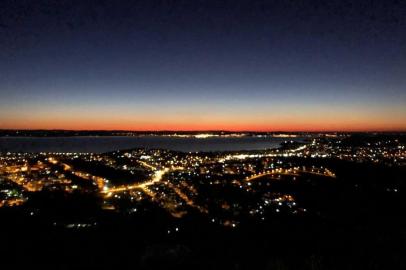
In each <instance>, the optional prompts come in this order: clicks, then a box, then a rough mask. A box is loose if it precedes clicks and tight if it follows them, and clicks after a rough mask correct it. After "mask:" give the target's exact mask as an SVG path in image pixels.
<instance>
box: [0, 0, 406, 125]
mask: <svg viewBox="0 0 406 270" xmlns="http://www.w3.org/2000/svg"><path fill="white" fill-rule="evenodd" d="M405 29H406V4H405V3H404V2H403V1H392V0H389V1H383V0H382V1H335V0H333V1H128V2H127V1H7V0H6V1H2V2H1V3H0V49H1V51H0V128H67V129H70V128H81V129H82V128H91V129H97V128H104V129H116V128H124V129H234V130H237V129H258V130H274V129H289V130H302V129H306V130H314V129H352V130H365V129H406V90H405V86H406V77H405V73H406V46H405V44H406V31H405Z"/></svg>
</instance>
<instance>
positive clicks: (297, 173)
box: [245, 168, 336, 181]
mask: <svg viewBox="0 0 406 270" xmlns="http://www.w3.org/2000/svg"><path fill="white" fill-rule="evenodd" d="M300 173H308V174H313V175H318V176H325V177H331V178H336V176H335V174H334V173H332V172H331V171H329V170H327V169H326V170H325V172H324V173H320V172H315V171H312V170H307V169H304V170H300V169H295V168H290V169H282V168H281V169H273V170H271V171H266V172H262V173H258V174H253V175H251V176H249V177H246V178H245V180H246V181H252V180H255V179H258V178H261V177H263V176H273V175H289V176H300Z"/></svg>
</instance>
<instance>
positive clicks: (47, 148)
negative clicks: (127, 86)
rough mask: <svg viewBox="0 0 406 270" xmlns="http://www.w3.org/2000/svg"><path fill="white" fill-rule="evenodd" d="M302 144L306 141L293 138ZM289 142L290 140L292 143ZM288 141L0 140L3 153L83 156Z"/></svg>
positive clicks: (268, 145) (248, 146)
mask: <svg viewBox="0 0 406 270" xmlns="http://www.w3.org/2000/svg"><path fill="white" fill-rule="evenodd" d="M292 139H293V140H295V141H303V138H292ZM292 139H291V138H289V140H292ZM285 140H287V139H286V138H272V137H269V138H261V137H239V138H238V137H235V138H224V137H214V138H205V139H198V138H179V137H167V136H140V137H125V136H122V137H121V136H114V137H113V136H112V137H104V136H103V137H0V152H71V153H73V152H80V153H103V152H109V151H115V150H120V149H130V148H148V149H156V148H160V149H168V150H175V151H183V152H196V151H205V152H210V151H238V150H260V149H267V148H276V147H279V145H280V143H281V142H283V141H285Z"/></svg>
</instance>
